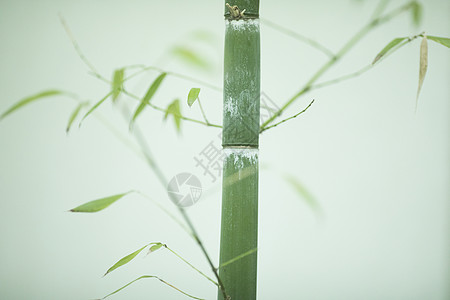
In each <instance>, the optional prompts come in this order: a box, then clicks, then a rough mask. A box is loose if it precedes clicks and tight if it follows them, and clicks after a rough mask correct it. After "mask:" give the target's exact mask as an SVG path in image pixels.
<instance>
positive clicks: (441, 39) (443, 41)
mask: <svg viewBox="0 0 450 300" xmlns="http://www.w3.org/2000/svg"><path fill="white" fill-rule="evenodd" d="M427 39H429V40H432V41H433V42H436V43H439V44H441V45H444V46H445V47H448V48H450V39H449V38H445V37H439V36H432V35H427Z"/></svg>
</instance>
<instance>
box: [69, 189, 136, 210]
mask: <svg viewBox="0 0 450 300" xmlns="http://www.w3.org/2000/svg"><path fill="white" fill-rule="evenodd" d="M129 193H130V192H127V193H123V194H117V195H113V196H109V197H105V198H100V199H97V200H93V201H90V202H87V203H84V204H82V205H80V206H77V207H75V208H72V209H71V210H70V211H71V212H84V213H92V212H98V211H100V210H103V209H105V208H107V207H108V206H110V205H111V204H113V203H114V202H116V201H117V200H119V199H121V198H122V197H123V196H125V195H128V194H129Z"/></svg>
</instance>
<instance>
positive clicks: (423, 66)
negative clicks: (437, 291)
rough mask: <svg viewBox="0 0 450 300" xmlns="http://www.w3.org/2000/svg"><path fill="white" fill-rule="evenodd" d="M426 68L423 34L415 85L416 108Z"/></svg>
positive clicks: (425, 44)
mask: <svg viewBox="0 0 450 300" xmlns="http://www.w3.org/2000/svg"><path fill="white" fill-rule="evenodd" d="M427 68H428V43H427V36H426V35H425V34H424V35H423V38H422V42H421V43H420V63H419V86H418V87H417V96H416V109H417V103H418V100H419V94H420V90H421V89H422V85H423V80H424V79H425V75H426V73H427Z"/></svg>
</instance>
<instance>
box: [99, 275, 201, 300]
mask: <svg viewBox="0 0 450 300" xmlns="http://www.w3.org/2000/svg"><path fill="white" fill-rule="evenodd" d="M144 278H155V279H158V280H159V281H161V282H162V283H164V284H166V285H168V286H170V287H171V288H173V289H175V290H177V291H179V292H180V293H182V294H183V295H185V296H188V297H189V298H192V299H197V300H205V299H203V298H198V297H195V296H192V295H190V294H188V293H186V292H183V291H182V290H180V289H179V288H177V287H176V286H174V285H172V284H170V283H168V282H167V281H165V280H163V279H161V278H159V277H158V276H155V275H143V276H141V277H139V278H136V279H135V280H133V281H131V282H129V283H127V284H126V285H124V286H122V287H121V288H119V289H117V290H115V291H114V292H112V293H110V294H108V295H106V296H105V297H103V298H101V299H97V300H103V299H106V298H108V297H109V296H112V295H114V294H116V293H118V292H120V291H121V290H123V289H125V288H126V287H128V286H130V285H131V284H133V283H135V282H136V281H138V280H141V279H144Z"/></svg>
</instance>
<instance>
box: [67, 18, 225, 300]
mask: <svg viewBox="0 0 450 300" xmlns="http://www.w3.org/2000/svg"><path fill="white" fill-rule="evenodd" d="M66 27H67V28H68V26H67V25H66ZM74 41H75V39H72V43H73V45H74V46H75V45H76V48H77V49H78V50H77V52H78V54H79V55H80V54H82V52H81V49H80V48H79V47H78V44H77V43H76V41H75V43H74ZM80 57H81V56H80ZM83 57H85V56H84V55H83ZM83 61H84V62H85V63H86V64H87V65H88V66H89V67H90V69H91V71H92V72H93V73H95V74H96V75H97V76H98V77H99V78H102V76H101V75H100V74H99V73H98V72H97V71H96V69H95V68H94V67H93V65H92V64H91V63H89V60H87V59H83ZM88 63H89V64H88ZM105 79H106V78H105ZM106 80H107V79H106ZM164 111H165V110H164ZM122 112H123V117H124V118H125V121H126V122H128V119H127V118H128V115H129V112H128V111H126V110H125V107H124V110H123V111H122ZM186 120H190V121H193V122H194V120H193V119H188V118H186ZM195 122H197V123H202V124H205V123H204V122H201V121H198V120H195ZM208 126H213V127H221V126H219V125H213V124H210V125H208ZM133 133H134V136H135V138H136V141H137V143H138V144H139V146H140V147H141V149H142V152H143V154H144V156H145V159H146V162H147V164H148V165H149V167H150V169H151V170H152V171H153V172H154V173H155V175H156V177H157V178H158V180H159V182H160V183H161V185H162V186H163V187H164V188H165V187H167V183H168V182H167V180H166V178H165V176H164V174H163V173H162V171H161V169H160V168H159V166H158V164H157V163H156V160H155V159H154V158H153V156H152V154H151V152H150V149H149V147H148V144H147V142H146V141H145V139H144V137H143V135H142V133H141V131H140V130H139V128H138V126H136V125H135V127H134V130H133ZM178 210H179V212H180V214H181V215H182V217H183V219H184V221H185V222H186V224H187V225H188V227H189V229H190V230H191V232H192V235H193V237H194V239H195V241H196V242H197V244H198V246H199V247H200V249H201V251H202V252H203V255H204V256H205V258H206V260H207V261H208V264H209V265H210V267H211V270H212V271H213V273H214V276H215V277H216V279H217V282H218V284H219V288H220V290H221V292H222V295H223V297H224V299H228V295H227V293H226V291H225V287H224V285H223V282H222V280H221V279H220V277H219V273H218V272H217V269H216V267H215V266H214V264H213V262H212V260H211V257H210V256H209V254H208V252H207V251H206V248H205V247H204V245H203V243H202V241H201V239H200V237H199V235H198V234H197V231H196V230H195V227H194V225H193V224H192V221H191V220H190V218H189V217H188V215H187V214H186V211H185V210H184V208H182V207H179V206H178Z"/></svg>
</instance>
